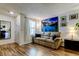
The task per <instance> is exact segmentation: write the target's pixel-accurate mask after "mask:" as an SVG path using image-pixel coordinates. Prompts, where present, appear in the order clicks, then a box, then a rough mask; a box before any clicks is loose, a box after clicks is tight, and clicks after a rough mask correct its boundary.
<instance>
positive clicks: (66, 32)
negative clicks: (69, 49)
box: [58, 9, 79, 41]
mask: <svg viewBox="0 0 79 59" xmlns="http://www.w3.org/2000/svg"><path fill="white" fill-rule="evenodd" d="M75 13H78V19H73V20H70V19H69V15H71V14H75ZM58 16H59V31H60V32H61V33H62V38H63V39H72V36H71V35H72V32H71V31H75V32H74V33H73V34H74V35H73V39H74V40H78V41H79V37H78V36H79V34H78V33H79V31H77V30H75V29H73V28H75V25H76V23H78V22H79V9H75V10H70V11H69V12H64V13H62V14H60V15H58ZM61 16H67V26H66V27H61V26H60V22H61V19H60V17H61Z"/></svg>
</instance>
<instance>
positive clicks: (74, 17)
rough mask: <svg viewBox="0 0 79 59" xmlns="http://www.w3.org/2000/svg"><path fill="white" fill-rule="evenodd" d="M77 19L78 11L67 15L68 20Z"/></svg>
mask: <svg viewBox="0 0 79 59" xmlns="http://www.w3.org/2000/svg"><path fill="white" fill-rule="evenodd" d="M73 19H78V13H76V14H71V15H69V20H73Z"/></svg>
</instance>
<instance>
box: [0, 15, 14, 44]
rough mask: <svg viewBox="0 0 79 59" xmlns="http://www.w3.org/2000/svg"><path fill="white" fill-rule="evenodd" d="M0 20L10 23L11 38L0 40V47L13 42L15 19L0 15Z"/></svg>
mask: <svg viewBox="0 0 79 59" xmlns="http://www.w3.org/2000/svg"><path fill="white" fill-rule="evenodd" d="M0 20H4V21H9V22H11V38H10V39H4V40H0V45H2V44H8V43H13V42H15V25H14V24H15V23H14V20H15V19H14V18H13V17H10V16H7V15H4V14H0Z"/></svg>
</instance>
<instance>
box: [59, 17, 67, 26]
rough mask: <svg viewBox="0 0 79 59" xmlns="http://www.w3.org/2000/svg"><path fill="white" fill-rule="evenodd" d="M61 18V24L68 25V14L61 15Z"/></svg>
mask: <svg viewBox="0 0 79 59" xmlns="http://www.w3.org/2000/svg"><path fill="white" fill-rule="evenodd" d="M60 20H61V23H60V25H61V26H62V27H64V26H67V18H66V16H61V17H60Z"/></svg>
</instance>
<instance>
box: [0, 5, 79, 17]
mask: <svg viewBox="0 0 79 59" xmlns="http://www.w3.org/2000/svg"><path fill="white" fill-rule="evenodd" d="M78 5H79V4H77V3H76V4H68V3H63V4H62V3H25V4H24V3H10V4H0V13H1V12H2V13H6V14H7V13H8V12H9V11H13V12H15V13H16V14H17V13H23V14H25V15H26V16H28V17H31V18H32V17H33V18H47V17H53V16H54V15H57V14H59V13H61V12H64V11H68V10H70V9H72V8H75V7H77V6H78Z"/></svg>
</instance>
